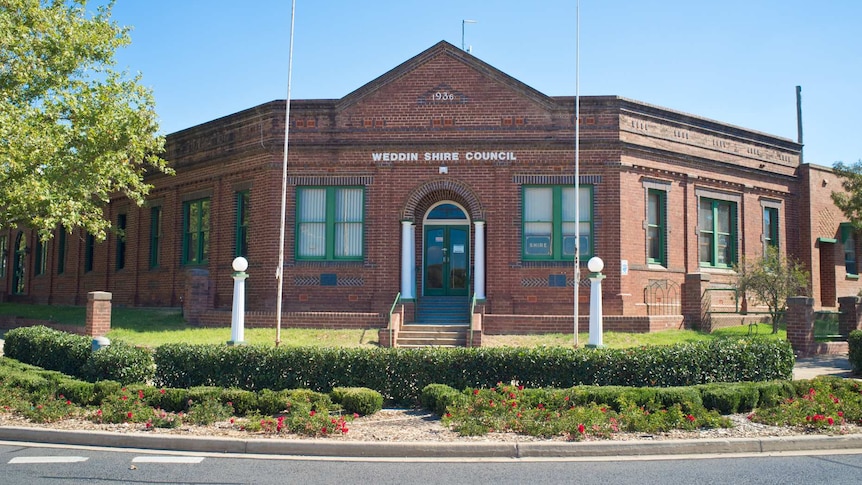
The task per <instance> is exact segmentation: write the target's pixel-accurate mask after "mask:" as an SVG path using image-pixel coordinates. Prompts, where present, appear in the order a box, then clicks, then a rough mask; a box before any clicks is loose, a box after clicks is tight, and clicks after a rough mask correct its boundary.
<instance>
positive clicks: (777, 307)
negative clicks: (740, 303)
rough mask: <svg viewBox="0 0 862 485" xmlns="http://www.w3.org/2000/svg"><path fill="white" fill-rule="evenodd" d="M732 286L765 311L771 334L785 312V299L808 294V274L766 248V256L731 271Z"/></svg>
mask: <svg viewBox="0 0 862 485" xmlns="http://www.w3.org/2000/svg"><path fill="white" fill-rule="evenodd" d="M734 269H735V270H736V274H737V281H736V285H737V288H738V290H739V294H740V295H741V297H744V298H746V299H747V300H748V301H750V302H752V303H754V304H759V305H764V306H766V307H767V308H768V309H769V316H770V320H771V321H772V333H778V327H779V324H780V323H781V319H782V317H783V316H784V312H785V311H786V310H787V299H788V298H790V297H792V296H804V295H808V293H809V291H808V280H809V273H808V271H806V270H805V268H804V267H803V266H802V264H801V263H799V262H798V261H795V260H793V259H790V258H788V257H787V256H785V255H783V254H781V252H780V251H779V250H778V248H776V247H773V246H770V247H768V248H767V250H766V254H765V255H764V256H763V257H761V258H758V259H756V260H754V261H748V260H743V261H742V262H741V263H740V264H738V265H737V266H736V267H735V268H734Z"/></svg>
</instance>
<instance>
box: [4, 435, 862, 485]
mask: <svg viewBox="0 0 862 485" xmlns="http://www.w3.org/2000/svg"><path fill="white" fill-rule="evenodd" d="M860 473H862V450H860V451H856V452H854V453H851V454H834V453H829V454H826V453H823V454H818V453H807V454H805V455H779V456H764V455H759V456H753V457H751V456H745V455H733V456H726V457H700V458H690V457H689V458H685V457H675V458H669V457H650V458H648V459H647V458H643V457H641V458H631V459H625V460H619V459H615V458H609V459H595V458H593V459H544V460H524V459H521V460H512V459H487V458H486V459H435V460H415V459H409V460H408V459H392V458H390V459H367V458H365V459H357V460H344V459H338V458H327V459H316V460H314V459H308V458H300V457H292V458H291V457H277V456H276V457H273V456H270V457H263V456H260V457H250V456H236V455H233V456H231V455H215V454H164V453H160V454H158V453H157V454H154V453H151V452H146V451H144V450H109V449H94V448H79V447H45V446H44V445H42V446H30V445H28V444H25V443H22V444H20V445H15V444H9V443H4V444H0V484H27V485H41V484H52V485H54V484H57V483H63V484H88V485H92V484H98V483H147V484H154V483H194V484H240V483H242V484H245V483H254V484H267V483H273V484H275V483H278V484H293V483H302V484H312V483H313V484H329V483H331V484H338V485H344V484H353V483H356V484H368V483H374V484H414V483H415V484H433V483H446V484H448V485H453V484H461V483H463V484H476V483H519V484H522V483H530V484H531V485H541V484H556V483H586V484H590V483H595V484H602V485H608V484H626V483H637V484H652V483H656V484H664V483H678V484H713V483H714V484H722V485H724V484H730V483H759V484H773V483H774V484H796V483H798V484H805V485H811V484H820V483H824V484H825V483H829V484H844V483H847V484H850V483H853V484H857V483H859V477H860Z"/></svg>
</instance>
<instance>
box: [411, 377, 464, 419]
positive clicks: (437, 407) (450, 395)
mask: <svg viewBox="0 0 862 485" xmlns="http://www.w3.org/2000/svg"><path fill="white" fill-rule="evenodd" d="M459 396H461V391H458V390H457V389H454V388H452V387H449V386H447V385H446V384H428V385H427V386H425V387H424V388H422V394H420V395H419V402H420V403H421V404H422V407H423V408H425V409H428V410H429V411H431V412H433V413H435V414H437V415H438V416H442V415H444V414H446V408H447V407H449V406H451V405H453V404H455V402H456V401H457V400H458V398H459Z"/></svg>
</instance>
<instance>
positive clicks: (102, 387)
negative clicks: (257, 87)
mask: <svg viewBox="0 0 862 485" xmlns="http://www.w3.org/2000/svg"><path fill="white" fill-rule="evenodd" d="M122 387H123V385H122V384H120V383H119V382H117V381H110V380H108V381H99V382H96V383H94V384H93V393H94V394H95V396H94V398H93V401H94V402H95V403H100V402H102V401H104V400H105V399H107V398H108V397H109V396H113V395H115V394H119V393H120V389H122Z"/></svg>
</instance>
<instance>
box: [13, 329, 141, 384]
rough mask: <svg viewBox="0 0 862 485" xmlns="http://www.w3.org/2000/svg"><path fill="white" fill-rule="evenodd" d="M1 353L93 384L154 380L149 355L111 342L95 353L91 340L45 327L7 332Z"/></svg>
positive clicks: (128, 346) (129, 346)
mask: <svg viewBox="0 0 862 485" xmlns="http://www.w3.org/2000/svg"><path fill="white" fill-rule="evenodd" d="M3 353H4V354H5V355H6V356H7V357H10V358H12V359H15V360H18V361H20V362H25V363H27V364H32V365H35V366H38V367H41V368H44V369H50V370H55V371H59V372H62V373H63V374H67V375H70V376H74V377H79V378H81V379H85V380H88V381H90V382H95V381H99V380H115V381H118V382H120V383H122V384H131V383H136V382H148V381H151V380H152V379H153V377H154V376H155V364H154V362H153V357H152V352H150V351H149V350H147V349H142V348H138V347H133V346H131V345H127V344H124V343H123V342H114V343H112V344H111V345H110V346H107V347H103V348H101V349H99V350H97V351H96V352H93V350H92V339H91V338H90V337H85V336H82V335H74V334H71V333H66V332H61V331H59V330H54V329H52V328H48V327H45V326H34V327H20V328H16V329H12V330H9V331H8V332H6V336H5V343H4V345H3Z"/></svg>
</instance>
